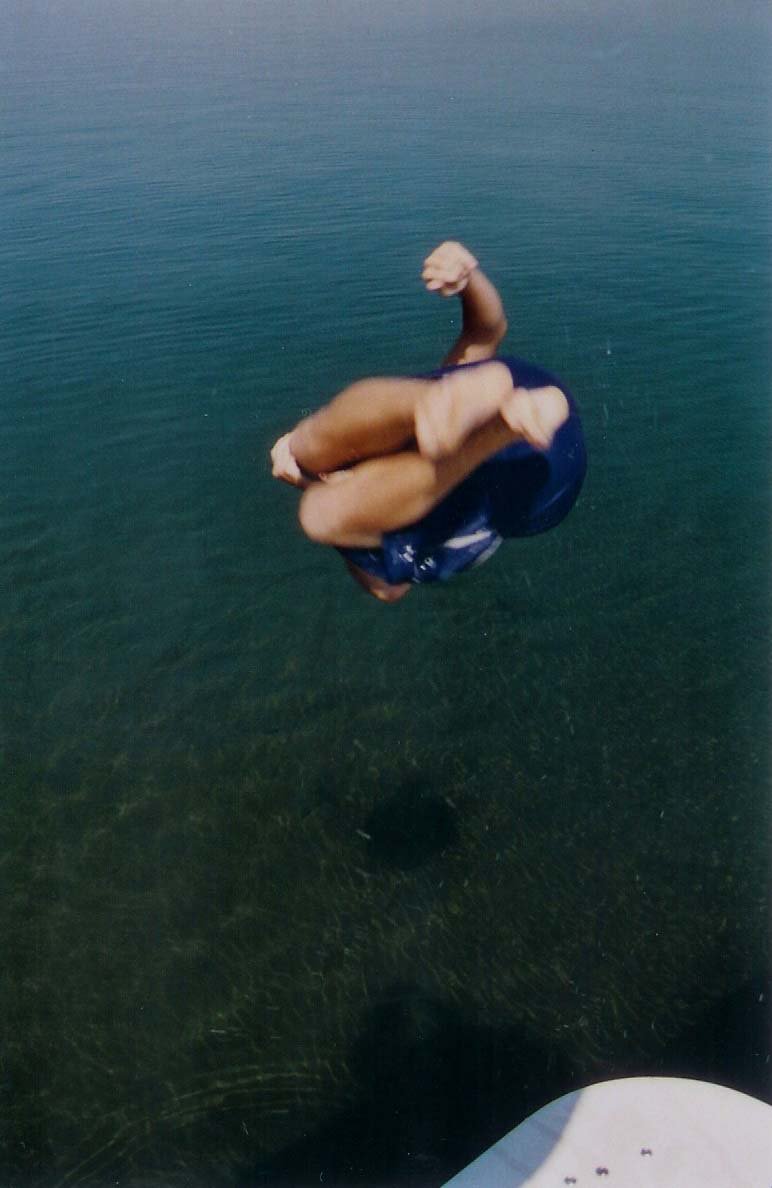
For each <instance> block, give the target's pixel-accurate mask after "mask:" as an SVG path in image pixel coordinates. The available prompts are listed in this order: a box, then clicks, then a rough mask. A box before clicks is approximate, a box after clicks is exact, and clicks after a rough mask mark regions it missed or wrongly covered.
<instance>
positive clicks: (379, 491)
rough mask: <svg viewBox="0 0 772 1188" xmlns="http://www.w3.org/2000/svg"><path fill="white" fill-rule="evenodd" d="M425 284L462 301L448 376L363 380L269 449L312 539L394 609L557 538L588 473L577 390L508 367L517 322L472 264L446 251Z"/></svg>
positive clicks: (518, 363)
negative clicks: (498, 553)
mask: <svg viewBox="0 0 772 1188" xmlns="http://www.w3.org/2000/svg"><path fill="white" fill-rule="evenodd" d="M422 277H423V280H424V283H425V284H426V287H427V289H429V290H431V291H433V292H439V293H440V294H441V295H442V296H443V297H451V296H454V295H456V294H458V296H459V297H460V300H461V305H462V310H463V323H462V329H461V333H460V335H459V337H458V339H457V340H456V342H455V343H454V345H453V347H452V348H451V350H450V352H449V353H448V355H447V357H446V358H445V360H444V361H443V364H442V366H441V367H440V368H439V369H438V370H437V371H434V372H431V373H430V374H428V375H425V376H420V377H415V378H372V379H364V380H359V381H357V382H356V383H354V384H351V386H350V387H348V388H345V389H344V390H343V391H342V392H340V393H339V394H338V395H337V396H336V397H335V398H334V399H333V400H332V401H330V403H329V404H326V405H325V406H324V407H323V408H321V409H319V411H318V412H315V413H313V414H312V415H311V416H309V417H306V418H305V419H304V420H302V421H300V423H299V424H298V425H296V426H295V428H294V429H293V430H292V431H291V432H290V433H285V434H284V435H283V436H282V437H280V438H279V440H278V441H277V442H276V444H275V445H274V447H273V449H272V450H271V461H272V468H273V474H274V476H275V477H276V478H278V479H281V480H283V481H284V482H287V483H290V484H291V485H292V486H295V487H299V488H301V489H302V490H303V496H302V498H301V500H300V507H299V518H300V524H301V527H302V529H303V531H304V532H305V534H306V536H308V537H309V538H310V539H311V540H313V541H317V542H319V543H321V544H325V545H332V546H334V547H335V548H337V549H338V550H339V552H340V553H341V554H342V556H343V559H344V561H345V563H346V566H347V568H348V570H349V572H350V573H351V575H352V577H354V579H355V580H356V581H357V582H358V583H359V585H360V586H362V587H363V588H364V589H365V590H367V591H368V593H370V594H373V595H374V596H375V597H376V598H378V599H380V600H381V601H382V602H396V601H397V600H398V599H400V598H402V597H403V596H404V595H405V594H407V593H408V591H409V590H410V589H411V587H412V586H413V585H420V584H422V583H425V582H434V581H444V580H446V579H447V578H449V577H452V576H453V575H455V574H457V573H461V572H463V571H464V570H466V569H470V568H471V567H472V566H475V565H479V564H480V563H481V562H483V561H485V560H487V559H488V558H489V557H490V556H492V554H493V553H494V552H495V550H496V549H497V548H498V546H499V545H500V544H501V542H502V539H504V538H505V537H516V536H533V535H535V534H536V533H539V532H546V531H548V530H549V529H550V528H554V527H555V526H556V525H557V524H559V523H560V522H561V520H563V519H564V518H565V517H566V516H567V515H568V513H569V511H570V510H571V508H572V507H573V505H574V503H575V502H576V499H577V496H578V495H579V491H580V488H581V486H582V481H583V479H584V474H585V470H586V466H587V462H586V453H585V447H584V439H583V436H582V428H581V424H580V421H579V414H578V412H577V408H576V404H575V402H574V399H573V397H572V396H571V394H570V393H569V391H568V390H567V388H566V387H565V385H564V384H563V383H562V382H561V381H559V380H558V379H557V378H556V377H555V376H554V375H551V374H550V373H549V372H547V371H545V370H544V369H543V368H541V367H537V366H536V365H535V364H533V363H528V362H526V361H525V360H524V359H519V358H514V357H512V356H500V357H496V351H497V348H498V346H499V344H500V342H501V341H502V339H503V337H504V335H505V333H506V330H507V321H506V317H505V315H504V308H503V306H502V303H501V298H500V297H499V294H498V293H497V291H496V289H495V288H494V286H493V285H492V284H491V282H490V281H489V280H488V278H487V277H486V276H485V275H484V274H483V272H482V271H481V270H480V268H479V266H478V263H477V261H476V260H475V258H474V256H472V255H471V253H470V252H469V251H467V249H466V248H465V247H463V245H462V244H460V243H455V242H451V241H448V242H445V243H442V244H440V246H439V247H438V248H436V249H435V250H434V251H433V252H432V253H431V255H430V256H429V257H428V258H427V259H426V261H425V262H424V268H423V273H422Z"/></svg>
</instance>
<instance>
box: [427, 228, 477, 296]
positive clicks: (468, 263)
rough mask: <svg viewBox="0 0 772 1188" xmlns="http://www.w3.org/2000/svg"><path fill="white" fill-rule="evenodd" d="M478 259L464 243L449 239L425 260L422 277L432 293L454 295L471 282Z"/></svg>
mask: <svg viewBox="0 0 772 1188" xmlns="http://www.w3.org/2000/svg"><path fill="white" fill-rule="evenodd" d="M475 268H477V261H476V260H475V258H474V256H473V255H472V253H471V252H468V251H467V250H466V248H465V247H464V245H463V244H462V243H455V242H454V241H453V240H447V241H446V242H445V243H441V244H440V246H439V247H436V248H435V249H434V251H433V252H432V253H431V255H430V256H427V257H426V259H425V260H424V267H423V272H422V273H421V279H422V280H423V282H424V284H425V285H426V287H427V289H428V290H429V292H430V293H440V295H441V296H442V297H453V296H455V295H456V293H461V292H462V291H463V290H464V289H465V288H466V286H467V285H468V284H469V278H470V276H471V275H472V273H473V272H474V270H475Z"/></svg>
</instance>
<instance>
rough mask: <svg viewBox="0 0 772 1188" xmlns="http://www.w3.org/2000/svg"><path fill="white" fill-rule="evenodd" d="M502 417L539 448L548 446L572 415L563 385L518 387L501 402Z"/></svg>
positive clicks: (511, 427) (520, 434)
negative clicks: (561, 387)
mask: <svg viewBox="0 0 772 1188" xmlns="http://www.w3.org/2000/svg"><path fill="white" fill-rule="evenodd" d="M499 411H500V412H501V415H502V417H503V418H504V420H505V421H506V422H507V424H508V425H509V427H510V429H512V430H514V432H515V433H517V434H518V436H520V437H522V438H523V439H524V440H525V441H527V442H529V444H530V445H532V446H533V447H534V449H536V450H548V449H549V447H550V446H551V445H552V439H553V437H554V436H555V434H556V433H557V431H558V429H559V428H560V426H561V425H562V424H563V423H564V422H565V421H566V420H567V419H568V412H569V409H568V401H567V400H566V398H565V396H564V395H563V393H562V392H561V390H560V388H556V387H554V385H552V384H550V385H548V386H547V387H546V388H531V389H530V390H529V389H526V388H515V389H514V390H513V391H512V392H510V393H509V394H508V395H507V396H506V397H505V398H504V401H503V402H502V404H501V407H500V410H499Z"/></svg>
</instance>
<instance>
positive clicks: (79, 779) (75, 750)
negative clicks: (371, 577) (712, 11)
mask: <svg viewBox="0 0 772 1188" xmlns="http://www.w3.org/2000/svg"><path fill="white" fill-rule="evenodd" d="M768 36H769V30H768V23H767V17H766V14H765V12H764V10H763V9H762V8H761V7H758V8H757V7H755V6H753V5H751V4H747V5H740V6H738V8H737V11H736V12H733V14H732V18H731V19H729V17H727V18H726V19H725V20H724V19H723V18H721V17H718V16H714V17H710V18H708V17H706V16H704V15H702V14H701V13H700V12H699V10H698V9H696V7H692V6H689V5H685V4H684V5H681V6H680V7H678V6H677V7H676V9H675V11H674V12H671V14H670V15H668V16H665V15H663V14H662V13H659V14H656V13H653V14H652V15H651V16H650V17H647V18H646V19H645V20H644V18H643V17H641V16H639V15H636V14H635V12H634V11H633V10H632V9H629V8H628V7H627V6H625V5H622V4H619V5H616V6H615V5H608V6H606V7H599V8H598V10H597V12H595V13H594V14H593V15H590V14H589V13H588V12H587V11H586V10H585V9H584V8H579V7H578V6H577V7H572V6H569V5H564V6H562V7H561V8H560V9H559V10H558V9H555V10H554V11H553V13H552V15H551V17H550V18H549V19H545V18H544V17H543V16H537V15H536V13H535V10H534V11H531V10H529V9H526V8H523V9H522V10H517V11H514V10H510V9H509V8H508V9H506V10H505V9H504V8H503V7H502V8H501V9H498V8H496V7H495V6H494V5H493V4H489V5H485V4H484V5H482V7H481V8H478V9H476V10H475V12H474V13H467V12H466V11H465V10H464V9H463V8H462V7H461V6H460V5H453V6H450V7H447V6H446V7H445V8H443V9H442V11H440V8H439V6H435V5H433V4H426V5H424V6H419V7H418V8H417V9H416V11H415V12H414V11H412V10H411V9H410V8H409V7H408V6H407V5H402V4H400V5H397V6H396V7H394V8H392V9H389V10H384V12H382V13H380V14H377V13H375V12H370V11H369V10H367V9H365V8H364V7H359V8H355V7H354V6H353V4H348V3H344V2H343V0H341V3H339V4H338V5H337V7H336V8H335V10H334V11H332V10H330V11H329V12H327V11H326V10H325V12H322V10H321V9H318V8H315V7H313V6H311V5H310V4H303V5H301V4H288V5H287V7H286V8H284V9H282V10H281V13H279V12H273V11H272V9H271V7H270V6H268V5H264V4H262V3H248V2H247V0H228V2H226V3H222V4H217V5H216V6H215V5H204V4H202V3H198V2H197V0H190V3H182V2H181V0H172V2H170V3H168V4H167V5H163V6H161V5H157V4H150V3H140V2H139V0H134V2H132V0H128V2H127V3H126V4H123V5H116V6H115V7H114V8H111V9H109V10H108V9H106V8H103V7H102V6H99V5H97V4H95V3H90V2H87V0H77V2H74V3H72V4H69V5H58V6H55V5H53V4H43V3H40V2H38V0H32V2H30V3H28V4H25V5H23V6H22V5H21V4H20V3H18V4H17V3H10V4H8V5H7V6H6V7H5V8H4V9H3V10H2V14H0V46H2V47H4V48H2V50H0V54H1V55H2V58H1V60H0V64H1V65H2V71H3V73H2V77H3V80H4V83H5V86H4V106H3V117H2V118H3V133H4V135H3V145H4V147H3V154H2V157H1V158H0V176H1V177H2V182H3V185H2V197H1V198H0V212H1V213H2V218H3V223H4V225H5V228H6V230H5V234H4V237H3V243H4V247H3V257H4V274H5V279H4V283H3V285H2V287H1V288H0V312H1V313H2V317H1V318H0V362H1V363H2V367H1V368H0V374H2V377H3V378H2V400H1V401H0V418H1V420H2V424H1V428H2V432H1V433H0V467H2V477H3V481H2V484H1V485H0V526H1V529H2V531H1V534H0V541H1V546H2V559H1V560H0V573H1V574H2V604H0V646H1V647H2V673H3V681H2V687H0V731H1V734H2V754H3V778H2V797H1V800H0V831H1V836H2V845H1V846H0V889H1V890H2V894H1V895H0V935H1V936H2V938H3V939H2V944H3V949H2V952H3V959H2V977H1V978H0V1037H1V1043H2V1047H1V1048H0V1178H2V1182H3V1185H8V1186H9V1188H11V1186H17V1185H18V1186H22V1185H24V1186H26V1185H31V1186H32V1185H34V1186H35V1188H37V1186H43V1185H45V1186H46V1188H48V1186H49V1185H50V1186H52V1188H53V1186H54V1185H62V1186H64V1185H68V1186H74V1185H76V1184H77V1185H83V1186H93V1188H97V1186H100V1188H101V1186H102V1185H107V1184H113V1183H121V1184H122V1185H131V1186H133V1188H140V1186H141V1185H150V1184H152V1185H172V1186H176V1185H186V1186H189V1185H192V1186H194V1188H199V1186H202V1188H203V1186H207V1188H220V1186H223V1188H225V1186H229V1185H250V1186H251V1185H256V1184H261V1185H269V1186H270V1185H272V1184H277V1185H278V1184H282V1185H286V1184H293V1185H295V1184H297V1185H300V1184H309V1185H310V1184H314V1183H319V1182H320V1176H324V1181H323V1182H325V1183H327V1184H330V1183H333V1184H339V1185H348V1184H358V1185H374V1184H384V1185H386V1184H388V1185H395V1184H400V1185H401V1184H403V1183H404V1184H408V1183H410V1184H418V1183H420V1184H426V1185H438V1184H440V1183H442V1181H443V1180H444V1179H445V1178H447V1177H448V1176H449V1175H450V1174H452V1172H454V1171H455V1170H457V1169H458V1168H459V1167H460V1166H462V1165H463V1164H464V1163H465V1162H467V1161H468V1160H469V1159H471V1158H472V1157H474V1155H476V1154H477V1153H478V1152H479V1151H480V1150H481V1149H483V1148H484V1147H485V1146H486V1145H487V1144H488V1143H490V1142H492V1141H493V1140H495V1139H496V1138H498V1137H500V1135H501V1134H503V1133H504V1132H505V1131H506V1130H508V1129H510V1128H511V1127H512V1126H514V1125H515V1124H516V1123H517V1122H518V1121H520V1120H521V1118H522V1117H523V1116H525V1114H527V1113H529V1112H531V1111H532V1110H534V1109H536V1108H538V1106H540V1105H542V1104H543V1103H544V1102H545V1101H547V1100H550V1099H551V1098H553V1097H556V1096H558V1095H559V1094H561V1093H563V1092H567V1091H568V1090H570V1089H572V1088H575V1087H577V1086H578V1085H580V1084H585V1083H587V1082H589V1081H592V1080H599V1079H602V1078H604V1077H609V1076H622V1075H630V1074H633V1073H638V1072H658V1073H664V1074H670V1075H677V1074H681V1075H692V1076H706V1077H709V1078H711V1079H714V1080H717V1081H721V1082H723V1083H727V1084H732V1085H734V1086H735V1087H737V1088H741V1089H743V1090H745V1091H746V1092H752V1093H756V1094H757V1095H760V1096H767V1097H769V1096H770V1065H769V1051H770V1049H769V1030H768V1027H767V1026H766V1005H765V1001H762V996H764V995H765V994H766V987H765V984H764V969H765V961H766V954H765V938H766V935H767V930H768V890H767V888H768V880H767V873H768V871H767V862H768V839H769V832H768V816H769V814H768V787H769V783H768V777H769V747H768V729H769V654H770V653H769V642H770V641H769V634H770V633H769V626H770V620H769V573H770V568H769V564H770V555H769V554H770V549H769V540H770V524H769V481H768V444H769V441H768V439H769V416H768V400H769V378H768V377H769V362H770V358H769V355H770V351H769V330H768V323H769V310H770V283H769V282H770V238H769V201H768V193H769V181H770V154H769V149H770V144H769V134H768V129H769V88H768V76H769V59H770V54H769V40H768ZM446 237H454V238H460V239H462V240H463V241H464V242H466V243H468V244H469V246H470V247H471V248H472V249H473V250H474V251H475V253H476V254H477V255H478V256H479V258H480V260H481V261H482V263H483V265H484V267H485V268H486V269H487V271H488V272H489V273H490V275H491V276H492V277H493V279H494V280H495V282H496V283H497V285H498V286H499V288H500V291H501V293H502V296H503V298H504V301H505V304H506V307H507V311H508V314H509V323H510V332H509V336H508V340H507V343H506V345H507V348H508V349H509V350H510V351H511V352H512V353H517V354H521V355H525V356H528V357H531V358H534V359H535V360H537V361H539V362H540V363H542V364H543V365H545V366H548V367H550V368H552V369H554V370H556V371H557V372H559V373H560V374H562V375H564V376H565V377H566V379H567V381H568V382H569V384H570V386H571V388H572V390H573V391H574V392H575V393H576V395H577V398H578V399H579V402H580V405H581V407H582V411H583V418H584V422H585V428H586V433H587V439H588V446H589V453H590V471H589V474H588V479H587V483H586V486H585V489H584V492H583V495H582V498H581V500H580V503H579V504H578V505H577V508H576V509H575V511H574V512H573V513H572V516H571V517H570V519H569V520H568V521H566V523H565V524H564V525H562V526H561V528H560V529H559V531H556V532H554V533H551V534H548V535H546V536H544V537H543V538H537V539H534V540H531V541H523V542H512V543H510V544H508V545H507V546H505V547H504V548H503V549H502V550H500V551H499V553H498V554H497V556H496V558H495V559H494V560H493V561H492V562H491V563H490V565H488V566H486V567H484V568H483V569H482V570H480V571H479V572H477V573H475V574H472V575H468V576H466V577H465V578H462V579H459V580H458V581H457V582H455V583H452V584H450V585H449V586H448V587H447V588H443V589H424V590H418V591H416V592H415V593H413V594H412V595H411V596H410V597H409V598H408V599H407V600H406V601H404V602H402V603H400V604H399V605H398V606H393V607H383V606H381V605H378V604H376V603H375V602H373V601H371V600H368V599H366V598H365V597H364V596H362V595H361V594H360V593H359V591H357V590H356V589H355V587H354V586H353V585H352V584H351V583H350V581H349V579H348V578H347V576H346V575H345V573H344V571H343V569H342V566H341V565H340V561H339V560H338V559H337V557H336V556H335V555H334V554H333V553H332V552H328V551H325V550H323V549H320V548H314V547H313V546H311V545H310V544H307V543H305V542H304V541H303V540H302V538H301V537H300V534H299V532H298V530H297V528H296V525H295V519H294V498H293V494H292V493H291V492H290V491H289V490H287V489H286V488H281V487H279V486H278V485H275V484H273V483H272V482H271V481H270V479H269V476H268V468H267V463H266V459H267V450H268V448H269V446H270V444H271V443H272V441H273V440H274V438H275V436H276V435H278V433H279V432H281V431H283V430H284V429H286V428H288V427H289V426H290V425H291V424H292V422H293V419H294V418H297V417H298V416H299V415H300V414H301V413H302V412H303V411H304V410H307V409H309V408H311V407H314V406H315V405H316V404H318V403H320V402H321V401H323V400H324V399H325V398H327V397H328V396H329V395H331V394H332V393H333V392H334V391H336V390H337V389H338V388H339V387H341V386H342V385H344V384H345V383H346V382H348V381H349V380H351V379H353V378H355V377H357V376H361V375H365V374H368V373H370V374H372V373H382V372H394V373H404V372H416V371H420V370H422V369H427V368H429V367H431V366H433V365H435V364H436V363H437V362H438V361H439V359H440V358H441V357H442V355H443V353H444V351H445V349H446V347H447V345H448V343H449V341H450V340H451V339H452V337H453V336H454V334H455V332H456V330H457V328H458V322H457V311H456V310H455V308H454V307H453V306H452V304H450V303H444V302H442V301H441V300H439V299H437V298H436V297H434V298H432V297H431V296H429V295H428V294H426V293H424V292H423V290H422V288H421V286H420V283H419V272H420V264H421V261H422V259H423V256H424V255H425V254H426V253H427V251H428V250H429V249H430V248H431V247H433V246H434V245H435V244H436V243H437V242H439V241H440V240H441V239H443V238H446Z"/></svg>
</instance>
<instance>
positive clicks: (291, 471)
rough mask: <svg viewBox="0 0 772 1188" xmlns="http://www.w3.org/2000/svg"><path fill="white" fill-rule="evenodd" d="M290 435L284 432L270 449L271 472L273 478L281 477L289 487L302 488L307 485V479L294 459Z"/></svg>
mask: <svg viewBox="0 0 772 1188" xmlns="http://www.w3.org/2000/svg"><path fill="white" fill-rule="evenodd" d="M291 437H292V434H291V433H285V434H284V436H283V437H280V438H279V440H278V441H277V442H276V444H275V446H274V447H273V449H272V450H271V473H272V474H273V477H274V478H277V479H281V481H282V482H283V483H289V484H290V486H291V487H300V488H301V489H302V488H304V487H307V486H308V484H309V479H307V478H306V476H305V475H304V474H303V471H302V470H301V469H300V467H299V466H298V464H297V462H296V461H295V457H294V455H293V453H292V450H291V449H290V444H289V443H290V438H291Z"/></svg>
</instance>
